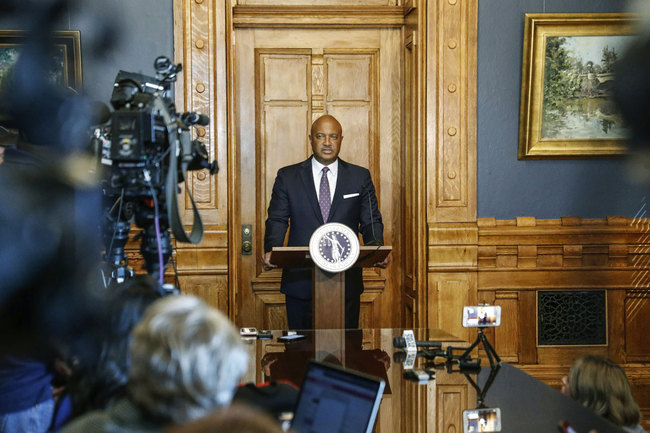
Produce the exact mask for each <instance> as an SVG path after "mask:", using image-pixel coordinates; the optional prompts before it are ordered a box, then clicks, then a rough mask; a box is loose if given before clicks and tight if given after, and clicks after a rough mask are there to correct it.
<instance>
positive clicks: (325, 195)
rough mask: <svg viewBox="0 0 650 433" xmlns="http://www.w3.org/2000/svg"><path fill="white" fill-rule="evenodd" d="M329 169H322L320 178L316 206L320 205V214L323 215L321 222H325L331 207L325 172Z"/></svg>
mask: <svg viewBox="0 0 650 433" xmlns="http://www.w3.org/2000/svg"><path fill="white" fill-rule="evenodd" d="M328 171H329V168H327V167H323V174H322V175H321V177H320V190H319V194H318V204H319V205H320V212H321V214H323V222H327V217H328V216H329V214H330V208H331V207H332V200H331V199H330V183H329V181H328V180H327V172H328Z"/></svg>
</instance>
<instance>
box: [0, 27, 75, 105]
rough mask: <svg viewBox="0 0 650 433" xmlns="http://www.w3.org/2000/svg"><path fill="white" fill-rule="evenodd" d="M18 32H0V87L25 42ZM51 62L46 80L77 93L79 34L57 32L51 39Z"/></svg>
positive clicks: (24, 34) (25, 37)
mask: <svg viewBox="0 0 650 433" xmlns="http://www.w3.org/2000/svg"><path fill="white" fill-rule="evenodd" d="M27 37H28V35H27V33H26V32H24V31H22V30H0V86H1V85H2V81H3V79H4V78H5V77H6V75H7V73H8V72H9V70H10V69H11V67H12V66H13V65H14V64H15V62H16V61H17V59H18V55H19V54H20V48H21V46H22V45H24V44H25V42H26V41H27ZM51 42H52V47H53V51H52V54H51V55H52V62H51V69H50V71H48V76H49V78H50V79H51V80H52V81H53V82H55V83H56V84H59V85H61V86H63V87H69V88H71V89H73V90H74V91H76V92H78V93H80V92H81V89H82V85H83V79H82V68H81V33H80V32H79V31H78V30H61V31H56V32H54V35H53V36H52V41H51Z"/></svg>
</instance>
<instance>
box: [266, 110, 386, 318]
mask: <svg viewBox="0 0 650 433" xmlns="http://www.w3.org/2000/svg"><path fill="white" fill-rule="evenodd" d="M309 141H310V143H311V147H312V151H313V153H314V154H313V155H312V156H311V157H310V158H308V159H307V160H306V161H303V162H301V163H298V164H294V165H290V166H287V167H283V168H281V169H280V170H279V171H278V175H277V177H276V179H275V184H274V185H273V193H272V195H271V202H270V203H269V209H268V218H267V220H266V233H265V236H264V259H263V264H264V268H265V269H266V270H268V269H271V268H274V267H276V266H275V265H273V264H272V263H271V250H272V248H273V247H276V246H282V244H283V242H284V238H285V235H286V232H287V228H288V227H289V224H291V229H290V231H289V243H288V245H289V246H305V245H309V239H310V238H311V235H312V233H313V232H314V231H315V230H316V229H317V228H318V227H320V226H321V225H323V224H325V223H328V222H337V223H342V224H345V225H347V226H348V227H350V228H351V229H352V230H353V231H354V232H355V233H357V234H358V233H359V231H360V232H361V234H362V235H363V242H364V244H366V245H373V244H374V245H382V244H383V242H384V237H383V235H384V225H383V224H382V221H381V213H380V212H379V208H378V206H377V196H376V195H375V187H374V185H373V183H372V179H371V177H370V172H369V171H368V170H367V169H366V168H363V167H359V166H357V165H354V164H350V163H347V162H345V161H343V160H341V159H339V158H338V155H339V151H340V150H341V142H342V141H343V135H342V128H341V124H340V123H339V122H338V121H337V120H336V119H335V118H334V117H333V116H330V115H325V116H321V117H319V118H318V119H316V121H314V123H313V124H312V126H311V134H310V135H309ZM389 257H390V256H388V257H387V258H386V260H384V261H383V262H380V263H377V264H375V266H378V267H382V268H385V267H386V266H388V264H389V263H390V258H389ZM280 290H281V292H282V293H284V294H285V296H286V307H287V319H288V321H289V328H290V329H309V328H311V327H312V306H311V291H312V270H311V269H310V268H284V269H283V270H282V285H281V288H280ZM361 292H363V278H362V269H361V268H352V269H350V270H348V271H347V272H346V273H345V327H346V328H358V326H359V309H360V306H361Z"/></svg>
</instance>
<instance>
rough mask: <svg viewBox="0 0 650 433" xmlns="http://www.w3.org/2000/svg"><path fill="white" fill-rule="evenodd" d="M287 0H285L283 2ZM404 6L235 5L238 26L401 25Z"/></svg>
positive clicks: (321, 26)
mask: <svg viewBox="0 0 650 433" xmlns="http://www.w3.org/2000/svg"><path fill="white" fill-rule="evenodd" d="M283 3H284V2H283ZM403 23H404V10H403V8H402V7H401V6H369V5H352V6H350V5H349V4H346V5H323V4H322V3H320V4H318V5H298V6H293V5H286V4H280V5H278V4H276V5H255V6H247V5H241V6H240V5H238V6H235V7H234V8H233V25H234V27H235V28H246V27H248V28H250V27H264V28H272V27H281V28H285V29H287V28H310V29H316V28H344V27H352V28H367V27H372V28H378V27H393V28H400V27H401V26H402V24H403Z"/></svg>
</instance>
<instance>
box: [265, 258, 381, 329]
mask: <svg viewBox="0 0 650 433" xmlns="http://www.w3.org/2000/svg"><path fill="white" fill-rule="evenodd" d="M391 250H392V247H388V246H381V247H377V246H362V247H360V252H359V258H358V259H357V261H356V262H355V264H354V265H353V266H352V267H354V268H371V267H372V266H373V265H374V264H375V263H379V262H382V261H383V260H384V259H385V258H386V256H388V254H389V253H390V252H391ZM271 263H273V264H274V265H277V266H278V267H281V268H309V267H311V268H312V269H313V274H312V289H311V290H312V326H313V327H314V329H345V273H343V272H337V273H331V272H325V271H323V270H322V269H321V268H319V267H318V266H316V265H315V264H314V262H313V261H312V259H311V257H310V255H309V247H307V246H305V247H273V250H272V254H271Z"/></svg>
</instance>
